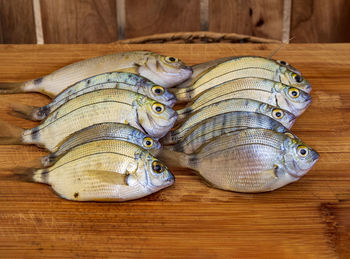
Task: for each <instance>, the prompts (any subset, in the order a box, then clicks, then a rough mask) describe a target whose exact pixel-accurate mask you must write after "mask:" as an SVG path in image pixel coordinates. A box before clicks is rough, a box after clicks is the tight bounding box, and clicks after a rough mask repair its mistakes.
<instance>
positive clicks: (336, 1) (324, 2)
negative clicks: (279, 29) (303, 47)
mask: <svg viewBox="0 0 350 259" xmlns="http://www.w3.org/2000/svg"><path fill="white" fill-rule="evenodd" d="M292 10H293V11H292V28H291V37H294V39H293V40H292V42H309V43H312V42H320V43H322V42H350V33H349V24H350V20H349V16H350V2H349V1H347V0H333V1H329V0H317V1H314V0H293V9H292Z"/></svg>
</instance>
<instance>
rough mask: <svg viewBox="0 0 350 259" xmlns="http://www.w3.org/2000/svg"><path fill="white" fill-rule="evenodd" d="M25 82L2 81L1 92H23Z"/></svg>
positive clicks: (0, 84)
mask: <svg viewBox="0 0 350 259" xmlns="http://www.w3.org/2000/svg"><path fill="white" fill-rule="evenodd" d="M23 92H25V90H24V83H22V82H19V83H0V94H15V93H23Z"/></svg>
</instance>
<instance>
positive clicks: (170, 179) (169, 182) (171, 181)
mask: <svg viewBox="0 0 350 259" xmlns="http://www.w3.org/2000/svg"><path fill="white" fill-rule="evenodd" d="M174 182H175V176H174V175H173V174H172V173H170V174H169V176H168V178H167V179H166V180H165V186H170V185H173V184H174Z"/></svg>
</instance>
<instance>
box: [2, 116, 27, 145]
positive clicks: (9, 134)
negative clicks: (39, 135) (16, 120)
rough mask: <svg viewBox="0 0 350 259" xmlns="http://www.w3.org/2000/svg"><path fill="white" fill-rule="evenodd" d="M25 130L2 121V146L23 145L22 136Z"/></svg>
mask: <svg viewBox="0 0 350 259" xmlns="http://www.w3.org/2000/svg"><path fill="white" fill-rule="evenodd" d="M24 130H25V129H22V128H20V127H17V126H15V125H12V124H10V123H8V122H5V121H0V144H1V145H19V144H23V139H22V135H23V132H24Z"/></svg>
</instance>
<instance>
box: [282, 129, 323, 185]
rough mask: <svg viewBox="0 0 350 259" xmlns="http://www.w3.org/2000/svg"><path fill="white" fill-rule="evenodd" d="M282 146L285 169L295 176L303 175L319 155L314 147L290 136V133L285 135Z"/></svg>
mask: <svg viewBox="0 0 350 259" xmlns="http://www.w3.org/2000/svg"><path fill="white" fill-rule="evenodd" d="M282 148H283V149H284V150H285V155H284V163H285V167H286V170H287V172H288V173H289V174H290V175H292V176H294V177H296V178H300V177H302V176H303V175H305V174H306V173H307V172H308V171H309V170H310V169H311V168H312V167H313V165H314V164H315V163H316V162H317V160H318V159H319V157H320V155H319V154H318V153H317V152H316V151H315V150H314V149H312V148H311V147H309V146H308V145H306V144H305V143H304V142H302V141H301V140H300V139H299V138H296V137H292V135H291V134H289V135H286V140H285V141H284V142H283V147H282Z"/></svg>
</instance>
